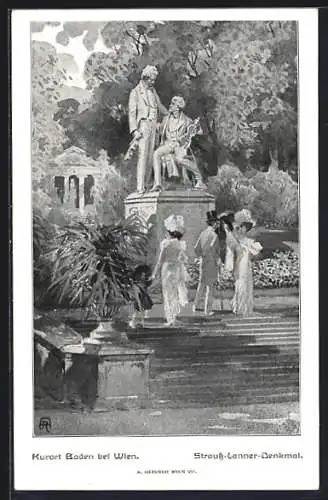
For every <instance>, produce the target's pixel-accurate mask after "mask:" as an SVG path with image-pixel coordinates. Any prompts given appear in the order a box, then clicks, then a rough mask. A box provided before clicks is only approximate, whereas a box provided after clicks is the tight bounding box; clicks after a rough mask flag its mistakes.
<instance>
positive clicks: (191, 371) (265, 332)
mask: <svg viewBox="0 0 328 500" xmlns="http://www.w3.org/2000/svg"><path fill="white" fill-rule="evenodd" d="M162 322H163V320H162V319H160V318H156V317H155V318H154V317H153V318H150V319H148V320H147V321H146V325H145V328H144V329H140V330H135V331H133V332H130V333H129V337H130V339H131V340H133V341H134V342H137V343H138V344H143V345H147V347H151V348H153V349H154V350H155V356H154V359H153V361H152V365H151V374H150V376H151V381H150V391H151V398H152V406H153V407H154V408H199V407H213V406H231V405H243V404H257V403H267V404H270V403H273V404H274V403H289V402H297V401H298V399H299V342H300V338H299V337H300V335H299V333H300V332H299V320H298V318H295V317H284V316H282V315H278V314H275V315H271V316H269V315H265V314H262V315H260V314H259V315H257V316H255V317H254V318H251V319H237V318H235V317H233V316H232V315H231V314H229V313H226V314H224V313H218V314H216V315H215V316H212V317H209V318H206V319H205V318H204V317H202V316H201V315H197V316H193V315H191V314H190V315H186V316H183V317H182V318H181V323H180V324H179V326H178V327H177V328H165V327H163V326H162V324H163V323H162Z"/></svg>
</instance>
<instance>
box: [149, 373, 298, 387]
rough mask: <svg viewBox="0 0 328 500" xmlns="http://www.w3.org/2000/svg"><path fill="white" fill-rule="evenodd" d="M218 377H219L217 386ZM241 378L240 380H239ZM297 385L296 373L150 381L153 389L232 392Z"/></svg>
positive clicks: (207, 375)
mask: <svg viewBox="0 0 328 500" xmlns="http://www.w3.org/2000/svg"><path fill="white" fill-rule="evenodd" d="M218 376H219V377H220V380H219V384H218ZM240 377H242V380H240ZM298 383H299V373H298V372H286V373H276V374H274V378H273V375H272V373H266V374H261V376H259V374H257V373H256V372H251V373H248V372H246V371H240V372H234V373H228V372H227V373H222V372H220V373H219V374H217V376H216V378H215V375H214V374H211V375H209V374H203V376H201V375H200V374H198V373H194V374H190V375H185V376H176V377H174V376H173V375H172V377H171V378H164V377H163V376H160V375H157V377H156V378H152V379H151V385H152V386H153V387H156V386H158V387H159V388H161V389H162V388H163V389H164V388H165V387H179V386H180V387H181V386H182V385H183V387H185V388H186V389H188V387H189V386H192V387H195V388H196V387H197V388H203V387H209V388H211V387H218V385H219V386H220V387H224V386H228V385H230V386H233V387H234V390H237V389H240V390H242V389H246V388H247V390H248V389H252V388H257V387H258V386H259V384H260V385H261V387H262V388H264V387H271V386H273V387H278V386H279V387H284V386H285V385H290V384H291V385H295V384H296V385H298Z"/></svg>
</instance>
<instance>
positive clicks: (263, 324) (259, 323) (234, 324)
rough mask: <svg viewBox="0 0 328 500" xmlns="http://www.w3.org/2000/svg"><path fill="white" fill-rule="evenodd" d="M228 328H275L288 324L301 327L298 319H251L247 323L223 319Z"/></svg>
mask: <svg viewBox="0 0 328 500" xmlns="http://www.w3.org/2000/svg"><path fill="white" fill-rule="evenodd" d="M222 323H223V324H224V326H225V327H226V328H233V329H239V328H253V327H255V328H261V327H265V328H275V327H281V326H283V327H288V326H293V327H295V328H298V329H299V322H298V321H293V320H284V321H280V320H277V321H271V322H265V321H249V322H247V323H245V322H240V323H239V322H237V321H236V322H233V321H223V322H222Z"/></svg>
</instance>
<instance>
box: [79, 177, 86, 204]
mask: <svg viewBox="0 0 328 500" xmlns="http://www.w3.org/2000/svg"><path fill="white" fill-rule="evenodd" d="M79 206H80V210H81V211H83V210H84V207H85V199H84V176H80V175H79Z"/></svg>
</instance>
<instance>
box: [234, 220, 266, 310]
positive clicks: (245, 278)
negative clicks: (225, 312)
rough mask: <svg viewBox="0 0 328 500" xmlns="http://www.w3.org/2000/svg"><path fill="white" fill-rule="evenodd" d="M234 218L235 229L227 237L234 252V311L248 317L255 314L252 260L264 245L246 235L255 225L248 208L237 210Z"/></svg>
mask: <svg viewBox="0 0 328 500" xmlns="http://www.w3.org/2000/svg"><path fill="white" fill-rule="evenodd" d="M234 218H235V221H234V230H233V232H229V234H228V238H227V245H229V246H230V248H231V250H232V251H233V253H234V278H235V294H234V297H233V299H232V311H233V313H234V314H236V315H237V316H242V317H248V316H251V315H252V314H253V272H252V262H251V260H252V257H254V256H256V255H258V254H259V253H260V252H261V250H262V245H261V244H260V243H259V242H257V241H254V240H253V239H251V238H248V237H247V236H246V235H247V233H248V232H249V231H250V230H251V229H252V228H253V227H254V226H255V221H254V220H253V219H252V217H251V214H250V212H249V211H248V210H241V211H240V212H237V213H236V214H235V217H234Z"/></svg>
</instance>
